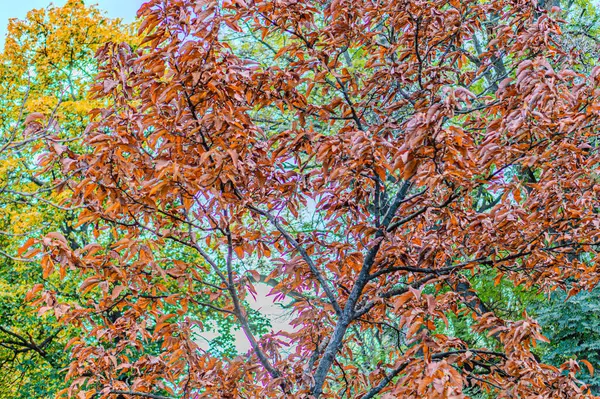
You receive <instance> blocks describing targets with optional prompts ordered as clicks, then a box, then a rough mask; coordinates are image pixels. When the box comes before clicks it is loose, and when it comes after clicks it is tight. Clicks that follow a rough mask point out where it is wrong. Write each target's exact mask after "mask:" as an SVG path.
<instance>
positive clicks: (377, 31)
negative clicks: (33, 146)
mask: <svg viewBox="0 0 600 399" xmlns="http://www.w3.org/2000/svg"><path fill="white" fill-rule="evenodd" d="M555 4H556V2H544V3H543V4H542V3H541V2H540V4H539V5H538V4H536V2H529V1H527V2H525V1H509V0H496V1H480V0H466V1H452V0H451V1H446V0H444V1H442V0H434V1H420V2H419V1H402V0H386V1H380V2H376V3H374V2H370V1H344V0H340V1H301V2H297V1H286V2H273V1H251V0H231V1H226V2H213V1H210V0H206V1H188V0H167V1H165V0H153V1H149V2H148V3H146V4H145V5H144V6H142V8H141V10H140V15H141V17H142V18H143V22H142V24H141V28H140V36H141V41H142V42H143V43H144V45H143V46H141V47H140V48H137V49H132V48H131V47H130V46H128V45H125V44H122V45H117V44H108V45H106V46H104V47H103V48H102V49H101V50H100V51H99V53H98V57H99V60H100V62H101V68H100V74H99V79H98V80H99V81H98V84H97V85H96V86H95V87H94V89H93V92H94V93H95V95H96V96H97V98H98V99H99V100H101V101H107V102H109V105H108V106H106V107H103V108H101V109H99V110H97V111H94V113H93V114H94V115H95V117H96V119H95V122H94V124H92V125H91V126H90V127H89V128H88V130H87V134H86V137H85V143H86V144H87V145H88V146H89V152H87V153H82V154H80V155H76V154H74V153H72V152H69V151H55V150H54V149H53V148H52V146H49V148H48V150H49V153H48V155H47V156H46V157H45V158H44V161H43V163H44V165H47V166H49V167H51V166H52V165H54V164H55V163H59V164H60V165H62V170H63V174H64V175H67V176H73V177H72V178H69V179H66V180H65V184H66V185H68V186H69V187H70V189H71V190H72V192H73V196H72V198H71V200H70V202H69V205H70V206H80V207H84V208H85V209H84V210H83V211H82V212H81V215H80V220H79V223H81V224H88V225H93V226H94V227H93V230H94V236H95V237H96V242H95V243H93V244H88V245H86V246H84V247H83V248H79V249H77V248H70V246H69V242H68V239H66V238H65V237H62V236H61V235H60V234H58V233H54V234H52V235H49V236H48V237H46V238H45V239H43V240H42V241H41V244H42V245H43V247H44V253H45V255H44V258H43V261H42V262H43V267H44V270H45V272H46V273H50V272H52V271H53V270H54V269H60V270H61V271H63V272H66V271H67V270H69V271H70V272H69V273H68V275H73V274H76V275H78V273H82V274H83V275H84V276H85V277H86V280H85V281H84V282H83V284H82V286H81V292H82V295H83V297H82V301H81V304H80V305H78V306H73V305H71V306H69V305H68V304H64V303H62V302H61V301H59V300H57V298H56V293H55V292H54V291H52V290H43V291H40V294H39V297H38V299H37V302H38V303H40V304H41V305H42V306H43V308H42V310H43V311H50V310H52V311H53V312H54V315H55V316H56V317H58V318H59V319H60V320H61V321H63V322H65V323H72V324H75V325H77V326H78V328H82V329H83V330H84V331H86V334H85V336H84V337H80V338H76V339H74V340H72V342H71V345H72V351H73V359H72V363H71V366H70V369H69V373H68V376H69V377H71V378H73V383H72V385H71V388H70V389H69V390H67V391H65V393H66V394H69V395H71V394H73V395H75V394H78V395H81V396H82V397H92V396H94V395H96V394H97V395H99V396H101V397H103V398H104V397H112V398H114V397H119V398H121V397H136V396H138V397H150V398H166V397H182V396H183V397H226V398H238V397H239V398H245V397H260V398H264V397H298V398H301V397H313V398H322V397H330V398H340V397H357V398H362V399H367V398H374V397H381V395H386V396H384V397H418V398H434V397H435V398H437V397H448V398H460V397H468V396H470V397H473V396H479V397H496V398H507V397H511V398H512V397H544V398H546V397H547V398H555V397H569V398H582V397H589V396H591V394H590V393H589V391H588V389H587V388H586V387H585V386H582V385H581V383H580V382H579V381H577V379H576V378H575V373H577V372H578V371H579V369H580V366H579V365H578V363H577V362H576V361H573V360H569V361H567V362H565V363H564V364H562V365H561V366H559V367H554V366H551V365H547V364H544V363H542V362H541V361H540V360H539V359H538V357H537V356H536V355H535V354H534V353H532V349H533V347H535V345H536V343H537V342H538V341H544V340H545V338H544V337H543V335H542V334H541V330H540V326H539V325H538V323H537V322H536V321H535V320H533V319H532V318H530V317H529V316H528V315H527V314H526V313H524V314H522V315H518V316H516V317H514V318H511V317H510V316H511V313H510V312H506V313H501V312H495V311H494V309H493V308H490V307H488V306H487V305H486V303H485V302H483V301H481V300H480V297H479V291H478V289H477V287H478V286H477V285H476V284H472V283H471V281H473V276H475V275H478V274H485V275H491V276H493V278H494V279H495V282H496V284H504V285H506V284H511V285H512V286H513V287H515V286H522V287H524V288H532V287H533V288H536V289H540V290H553V289H557V288H568V289H570V290H571V293H575V292H577V291H578V290H581V289H590V288H592V287H593V286H595V285H596V284H597V282H598V281H599V279H600V274H599V273H598V270H597V265H598V248H599V247H598V245H599V244H600V242H599V238H600V224H599V223H598V220H599V218H598V207H597V204H598V193H599V192H600V185H599V182H598V176H597V174H596V172H595V168H597V166H598V162H599V160H600V159H599V156H598V150H597V132H596V127H595V126H597V125H598V119H599V118H598V109H599V108H598V101H597V92H598V82H599V79H600V77H599V73H600V69H598V68H594V69H593V70H592V71H590V72H589V73H587V72H585V70H584V71H582V72H577V71H575V70H574V64H575V60H574V58H573V55H572V53H570V52H567V51H564V47H563V46H562V45H561V41H560V39H561V38H563V37H564V36H563V34H562V33H561V32H562V31H561V23H562V22H561V20H560V19H559V17H560V11H559V10H558V9H557V8H555V7H554V5H555ZM235 32H239V33H241V35H240V36H243V37H239V40H241V41H242V42H243V41H244V38H245V40H249V41H250V40H251V41H253V42H254V43H257V44H260V45H261V46H263V48H264V49H263V53H262V54H261V56H260V57H256V59H254V60H253V59H248V58H244V57H248V56H251V55H252V52H248V51H246V50H244V48H243V46H241V47H237V44H239V42H238V43H235V44H233V43H232V42H231V41H230V40H229V38H231V37H232V36H233V35H234V34H235ZM273 43H278V47H274V45H273ZM271 53H273V55H272V56H271ZM242 54H243V55H244V56H242ZM33 253H35V250H34V251H33ZM264 280H269V281H270V282H271V283H272V284H273V285H274V288H273V291H274V292H275V293H277V294H278V295H281V296H283V295H289V296H293V297H294V299H295V302H294V305H293V306H294V309H293V317H294V319H293V322H292V324H293V325H294V326H295V327H296V331H294V332H292V333H289V332H288V333H280V334H278V333H269V334H264V335H262V336H261V335H260V334H257V331H256V329H255V328H253V326H252V325H251V324H250V323H249V318H248V310H247V308H246V307H245V305H244V302H243V301H244V298H245V297H246V296H247V295H249V294H252V292H253V283H254V282H256V281H264ZM207 312H209V314H210V313H216V314H222V315H224V316H226V317H229V318H230V319H231V320H232V321H234V322H235V323H238V324H239V325H240V326H241V328H242V329H243V331H244V333H245V335H246V337H247V339H248V341H249V343H250V345H251V347H252V350H251V351H250V352H249V353H248V356H240V357H236V358H233V359H229V358H220V357H217V356H214V355H213V354H211V353H208V352H205V351H202V350H200V348H199V347H198V344H197V335H198V334H200V333H201V332H202V330H203V328H204V327H203V326H204V321H205V320H206V317H207ZM453 320H462V321H468V322H467V323H465V325H467V326H468V328H469V329H470V330H471V332H472V335H473V336H475V337H476V338H477V339H472V340H466V339H461V338H460V336H456V335H455V334H452V333H451V331H452V325H451V323H453ZM383 332H386V334H389V333H391V332H395V334H396V335H397V337H398V339H397V340H395V341H392V340H386V341H382V343H383V345H385V346H384V347H385V351H384V352H383V353H381V354H380V358H379V360H378V362H376V363H375V362H372V363H369V362H364V363H360V364H358V363H357V362H355V361H354V359H355V358H356V356H357V354H358V353H359V352H360V350H361V347H362V346H363V345H365V342H366V341H367V340H368V339H370V338H373V337H375V338H377V337H381V336H382V334H383Z"/></svg>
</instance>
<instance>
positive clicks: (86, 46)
mask: <svg viewBox="0 0 600 399" xmlns="http://www.w3.org/2000/svg"><path fill="white" fill-rule="evenodd" d="M130 32H131V27H130V26H127V25H124V24H123V23H122V22H121V21H119V20H113V19H109V18H107V17H106V16H105V15H104V14H103V13H102V11H101V10H100V9H98V8H97V7H93V6H92V7H87V6H86V5H85V4H84V2H83V1H82V0H69V1H67V3H66V4H65V5H64V6H63V7H56V6H50V7H48V8H46V9H37V10H32V11H30V12H29V13H28V14H27V17H26V18H25V19H23V20H17V19H13V20H11V21H10V22H9V25H8V34H7V38H6V43H5V46H4V51H3V53H2V54H1V55H0V251H1V254H2V257H1V258H0V365H1V367H0V397H11V398H18V397H28V398H32V397H35V398H42V397H51V396H52V393H53V392H54V391H56V389H57V388H58V386H59V385H60V384H61V383H62V382H63V380H64V376H60V370H61V369H62V368H63V366H64V364H65V362H64V360H65V356H66V354H64V353H63V347H64V343H65V342H66V340H67V339H68V338H69V336H70V334H72V332H70V331H66V330H64V329H61V328H60V327H59V326H58V325H57V323H56V322H55V320H54V319H53V318H52V317H42V316H38V314H37V313H36V312H35V311H34V310H32V309H30V308H29V307H28V305H26V301H25V298H26V293H27V291H29V289H30V288H31V287H32V286H35V285H37V286H38V287H42V286H52V287H54V288H55V289H57V290H58V291H59V292H61V294H62V295H63V297H64V298H65V299H67V300H69V298H71V299H73V300H75V299H76V296H75V295H74V294H75V292H76V291H75V288H74V287H75V286H76V284H74V280H76V277H73V278H70V279H69V280H68V281H65V282H60V283H58V282H57V281H55V280H53V279H51V278H48V276H43V277H42V275H41V273H40V272H39V270H40V268H39V264H37V263H36V262H25V261H24V259H22V257H21V256H20V254H19V253H18V248H19V247H20V246H21V245H22V244H23V242H24V241H25V240H26V239H27V237H30V236H39V235H41V234H43V233H44V232H47V231H52V230H56V229H58V230H60V231H62V232H63V233H64V235H65V236H67V237H69V239H70V241H71V244H72V245H74V246H77V245H79V244H78V243H81V241H82V240H85V238H84V237H85V231H83V230H82V231H75V229H74V228H73V227H72V224H71V221H72V220H73V218H74V215H75V213H76V210H73V209H69V208H67V207H62V206H60V205H59V204H60V202H61V197H60V195H59V194H57V193H56V190H55V189H56V188H57V187H56V185H55V183H54V179H55V175H54V172H53V171H48V173H46V174H41V175H40V174H36V173H35V171H34V166H35V163H36V160H37V159H38V158H39V149H40V148H39V142H40V140H41V139H42V138H46V137H47V135H48V133H50V132H58V130H60V134H59V138H58V139H54V141H53V142H52V144H53V145H54V146H56V148H59V147H61V146H63V145H64V144H65V142H66V141H69V142H72V141H75V140H77V138H78V137H79V136H80V135H81V133H82V131H83V129H84V128H85V125H86V123H87V114H88V112H89V110H90V109H91V108H93V107H94V106H97V105H98V104H97V103H94V101H90V100H89V99H88V94H87V86H88V85H89V83H90V82H91V81H92V80H93V77H94V75H95V73H96V62H95V59H94V54H95V52H96V50H97V48H98V47H99V46H100V45H101V44H103V43H105V42H109V41H118V42H122V41H129V42H130V40H129V38H130ZM59 127H60V129H59Z"/></svg>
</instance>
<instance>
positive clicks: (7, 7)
mask: <svg viewBox="0 0 600 399" xmlns="http://www.w3.org/2000/svg"><path fill="white" fill-rule="evenodd" d="M144 1H146V0H86V1H85V3H86V4H87V5H90V4H98V6H99V8H100V9H102V10H105V11H106V12H107V14H108V16H109V17H112V18H123V20H125V21H126V22H130V21H133V19H134V18H135V14H136V12H137V10H138V8H140V6H141V5H142V4H143V3H144ZM65 2H66V0H0V43H2V44H3V43H4V36H5V35H6V25H7V24H8V20H9V19H10V18H19V19H22V18H25V16H26V15H27V11H29V10H31V9H33V8H45V7H47V6H48V5H49V4H50V3H54V4H55V5H59V6H62V5H64V4H65ZM0 46H1V45H0Z"/></svg>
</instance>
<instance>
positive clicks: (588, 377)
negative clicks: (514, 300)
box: [535, 289, 600, 395]
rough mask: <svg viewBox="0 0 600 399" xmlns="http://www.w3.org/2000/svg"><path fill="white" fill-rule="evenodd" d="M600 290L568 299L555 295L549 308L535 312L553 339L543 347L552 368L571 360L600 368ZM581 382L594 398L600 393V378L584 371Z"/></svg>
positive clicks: (545, 305)
mask: <svg viewBox="0 0 600 399" xmlns="http://www.w3.org/2000/svg"><path fill="white" fill-rule="evenodd" d="M599 304H600V300H599V298H598V289H595V290H593V291H591V292H588V291H583V292H580V293H578V294H577V295H575V296H573V297H570V298H567V297H566V295H565V293H563V292H559V293H555V294H554V295H552V301H551V302H550V304H548V303H546V302H543V303H539V304H538V306H537V307H536V308H535V310H536V312H537V313H538V314H539V315H538V320H539V322H540V325H541V326H542V327H543V329H544V332H547V336H548V338H549V339H550V343H548V344H546V345H544V348H543V349H544V350H543V355H542V358H543V359H544V360H545V361H546V362H548V363H550V364H562V363H564V362H566V361H568V360H569V359H577V360H579V361H584V362H589V363H590V364H591V365H592V366H593V367H594V369H595V368H597V367H598V365H600V351H599V349H600V336H599V335H598V331H600V328H599V327H600V320H599V318H598V314H599V312H598V307H599ZM581 379H582V380H584V381H585V382H586V383H587V384H589V386H590V388H591V390H592V392H593V393H594V394H595V395H598V393H600V380H599V379H598V374H597V373H594V372H593V371H591V370H590V371H588V370H587V369H586V370H585V375H583V376H581Z"/></svg>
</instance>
